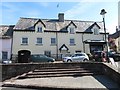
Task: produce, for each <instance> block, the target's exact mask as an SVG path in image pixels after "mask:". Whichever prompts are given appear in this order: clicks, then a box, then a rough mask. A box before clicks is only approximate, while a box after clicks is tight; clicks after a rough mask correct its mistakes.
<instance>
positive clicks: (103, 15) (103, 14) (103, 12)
mask: <svg viewBox="0 0 120 90" xmlns="http://www.w3.org/2000/svg"><path fill="white" fill-rule="evenodd" d="M106 13H107V12H106V11H105V9H102V10H101V12H100V15H102V18H103V25H104V33H105V39H104V40H105V42H106V51H107V54H106V55H107V59H108V44H107V37H106V34H107V33H106V28H105V14H106Z"/></svg>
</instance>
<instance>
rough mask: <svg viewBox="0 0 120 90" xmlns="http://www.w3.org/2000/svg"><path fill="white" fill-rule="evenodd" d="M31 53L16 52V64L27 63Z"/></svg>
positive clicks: (25, 51) (26, 51) (24, 51)
mask: <svg viewBox="0 0 120 90" xmlns="http://www.w3.org/2000/svg"><path fill="white" fill-rule="evenodd" d="M30 55H31V52H30V51H28V50H21V51H18V63H28V62H30Z"/></svg>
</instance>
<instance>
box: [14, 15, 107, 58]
mask: <svg viewBox="0 0 120 90" xmlns="http://www.w3.org/2000/svg"><path fill="white" fill-rule="evenodd" d="M105 43H106V42H105V38H104V32H103V23H102V22H94V21H80V20H64V14H63V13H60V14H59V15H58V19H36V18H20V20H19V21H18V23H17V24H16V25H15V27H14V33H13V47H14V48H13V51H12V54H13V55H19V52H22V54H25V53H26V52H30V54H45V55H48V56H56V55H57V58H58V57H59V55H65V54H68V53H71V54H72V53H75V52H81V51H82V52H85V53H92V52H93V51H95V50H103V49H104V46H105Z"/></svg>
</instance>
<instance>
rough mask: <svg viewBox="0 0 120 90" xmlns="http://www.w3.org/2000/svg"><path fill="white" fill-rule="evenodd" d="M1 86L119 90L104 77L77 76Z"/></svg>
mask: <svg viewBox="0 0 120 90" xmlns="http://www.w3.org/2000/svg"><path fill="white" fill-rule="evenodd" d="M3 84H9V85H10V84H11V85H20V86H33V87H34V86H37V87H55V88H73V89H74V88H75V89H79V88H80V89H81V88H96V89H97V88H102V89H111V88H112V89H116V90H117V89H120V87H119V85H118V84H117V83H115V82H113V81H112V80H111V79H110V78H108V77H106V76H105V75H95V76H81V77H80V76H79V77H71V76H70V77H50V78H27V79H15V80H12V79H10V80H6V81H4V82H3Z"/></svg>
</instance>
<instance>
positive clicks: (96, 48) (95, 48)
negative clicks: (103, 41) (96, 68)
mask: <svg viewBox="0 0 120 90" xmlns="http://www.w3.org/2000/svg"><path fill="white" fill-rule="evenodd" d="M94 51H103V45H90V53H92V52H94Z"/></svg>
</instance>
